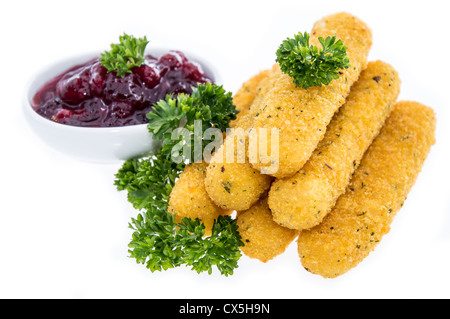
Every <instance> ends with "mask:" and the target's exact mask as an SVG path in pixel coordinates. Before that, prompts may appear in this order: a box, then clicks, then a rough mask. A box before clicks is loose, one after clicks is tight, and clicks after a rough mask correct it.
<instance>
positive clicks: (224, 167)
mask: <svg viewBox="0 0 450 319" xmlns="http://www.w3.org/2000/svg"><path fill="white" fill-rule="evenodd" d="M280 75H281V70H280V68H279V66H278V64H275V65H274V66H273V67H272V69H271V70H270V72H269V73H268V75H267V76H266V77H265V78H263V79H262V80H261V82H260V83H259V87H258V88H257V90H256V92H257V93H256V94H255V98H254V100H253V103H252V105H251V107H250V109H249V111H248V112H247V113H246V114H244V115H243V116H241V117H240V118H238V119H237V120H236V121H235V124H234V127H233V129H234V130H235V131H233V132H230V133H229V134H227V136H226V138H225V140H224V143H223V145H222V146H221V147H220V148H219V149H218V150H217V152H216V153H215V154H214V155H213V156H212V158H211V161H210V165H209V166H208V168H207V170H206V178H205V188H206V191H207V193H208V195H209V196H210V198H211V199H212V200H213V202H214V203H215V204H216V205H218V206H219V207H222V208H223V209H231V210H246V209H249V208H250V207H251V206H252V205H253V204H254V203H256V202H257V201H258V199H259V198H260V197H261V196H262V195H263V194H264V193H266V192H267V191H268V189H269V188H270V183H271V182H272V180H273V178H272V177H271V176H269V175H263V174H260V172H259V171H257V170H255V169H254V168H253V167H252V166H251V165H250V163H249V161H248V153H247V150H248V144H249V142H248V130H249V129H250V128H251V126H252V124H253V119H254V116H255V114H256V113H257V112H258V109H259V105H260V102H261V100H262V96H264V95H265V94H266V93H267V92H268V91H269V90H270V89H271V88H272V87H273V84H274V82H275V80H276V79H277V78H278V77H279V76H280ZM228 150H229V151H231V153H228ZM227 154H231V156H227ZM230 157H231V158H230Z"/></svg>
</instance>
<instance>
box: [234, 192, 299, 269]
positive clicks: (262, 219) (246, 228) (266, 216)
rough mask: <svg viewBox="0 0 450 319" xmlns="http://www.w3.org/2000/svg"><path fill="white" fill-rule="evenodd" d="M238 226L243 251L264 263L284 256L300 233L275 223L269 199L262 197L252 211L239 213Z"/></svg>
mask: <svg viewBox="0 0 450 319" xmlns="http://www.w3.org/2000/svg"><path fill="white" fill-rule="evenodd" d="M237 225H238V226H239V228H238V231H239V234H240V235H241V236H242V241H243V242H244V245H245V246H243V247H241V251H242V252H243V253H244V254H245V255H246V256H247V257H250V258H255V259H259V260H260V261H262V262H268V261H269V260H271V259H273V258H275V257H276V256H278V255H280V254H282V253H283V252H284V251H285V250H286V248H287V247H288V246H289V244H290V243H292V242H293V241H294V239H295V238H296V237H297V236H298V233H299V232H298V231H296V230H292V229H288V228H285V227H282V226H280V225H278V224H277V223H275V222H274V221H273V219H272V214H271V212H270V209H269V206H268V205H267V197H262V198H261V199H260V200H259V201H258V202H257V203H256V204H255V205H253V206H252V207H251V208H250V209H248V210H246V211H243V212H238V214H237Z"/></svg>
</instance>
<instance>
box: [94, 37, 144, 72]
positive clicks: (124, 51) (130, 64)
mask: <svg viewBox="0 0 450 319" xmlns="http://www.w3.org/2000/svg"><path fill="white" fill-rule="evenodd" d="M119 41H120V43H118V44H114V43H113V44H111V50H110V51H105V52H104V53H102V54H101V56H100V62H101V64H102V65H103V66H104V67H105V68H106V69H107V70H108V72H112V71H116V72H117V76H120V77H124V76H125V75H126V74H127V73H132V71H131V69H132V68H134V67H137V66H140V65H141V64H142V63H144V61H145V57H144V52H145V47H146V46H147V44H148V42H149V41H147V37H146V36H144V37H143V38H135V37H133V36H130V35H128V34H126V33H124V34H123V35H122V36H120V37H119Z"/></svg>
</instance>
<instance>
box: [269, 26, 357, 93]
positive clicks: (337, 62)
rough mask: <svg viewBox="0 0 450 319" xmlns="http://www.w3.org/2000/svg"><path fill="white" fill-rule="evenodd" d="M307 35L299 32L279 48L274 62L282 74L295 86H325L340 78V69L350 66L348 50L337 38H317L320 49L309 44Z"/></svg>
mask: <svg viewBox="0 0 450 319" xmlns="http://www.w3.org/2000/svg"><path fill="white" fill-rule="evenodd" d="M309 39H310V37H309V34H308V33H307V32H305V33H304V34H302V33H301V32H299V33H298V34H296V35H294V38H293V39H291V38H287V39H286V40H284V41H283V42H282V43H281V45H280V47H279V48H278V50H277V52H276V55H277V58H276V61H277V62H278V64H279V65H280V68H281V70H282V71H283V73H285V74H287V75H289V76H290V77H291V78H292V79H293V81H294V83H295V85H296V86H297V87H302V88H305V89H306V88H309V87H312V86H322V85H328V84H330V83H331V81H332V80H334V79H337V78H339V70H341V69H347V68H349V67H350V60H349V58H348V57H347V47H346V46H345V45H344V42H343V41H342V40H337V41H336V35H334V36H333V37H331V36H329V37H327V38H326V39H324V38H323V37H319V39H318V40H319V42H320V44H321V45H322V48H321V49H319V48H318V47H317V46H314V45H310V43H309Z"/></svg>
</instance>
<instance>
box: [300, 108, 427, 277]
mask: <svg viewBox="0 0 450 319" xmlns="http://www.w3.org/2000/svg"><path fill="white" fill-rule="evenodd" d="M434 131H435V115H434V112H433V110H432V109H430V108H428V107H426V106H424V105H422V104H419V103H416V102H405V101H402V102H399V103H397V104H396V105H395V107H394V109H393V111H392V113H391V115H390V116H389V118H388V119H387V121H386V124H385V126H384V127H383V128H382V130H381V132H380V134H379V135H378V137H377V138H376V139H375V140H374V142H373V144H372V145H371V146H370V147H369V149H368V150H367V152H366V154H365V155H364V157H363V159H362V160H361V164H360V166H359V167H358V169H357V170H356V171H355V173H354V175H353V178H352V180H351V182H350V184H349V186H348V187H347V191H346V192H345V194H344V195H342V196H341V197H340V198H339V199H338V201H337V203H336V206H335V207H334V208H333V209H332V211H331V212H330V213H329V214H328V216H327V217H325V219H324V221H323V222H322V223H321V224H320V225H318V226H316V227H314V228H312V229H309V230H304V231H302V232H301V233H300V235H299V238H298V253H299V257H300V261H301V263H302V265H303V267H304V268H305V269H306V270H308V271H310V272H311V273H313V274H318V275H321V276H323V277H325V278H335V277H338V276H340V275H342V274H344V273H346V272H347V271H349V270H350V269H352V268H354V267H356V266H357V265H358V264H359V263H360V262H361V261H363V259H364V258H366V257H367V256H368V255H369V253H370V252H371V251H373V250H374V249H375V247H376V245H378V243H379V242H380V240H381V239H382V238H383V236H384V235H386V234H387V233H388V232H389V231H390V225H391V223H392V221H393V219H394V217H395V215H396V213H397V212H398V211H399V210H400V208H401V207H402V206H403V203H404V201H405V199H406V197H407V195H408V192H409V191H410V189H411V187H412V186H413V184H414V182H415V180H416V178H417V176H418V174H419V172H420V170H421V168H422V165H423V163H424V161H425V159H426V157H427V155H428V153H429V151H430V148H431V146H432V145H433V144H434V142H435V137H434Z"/></svg>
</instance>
